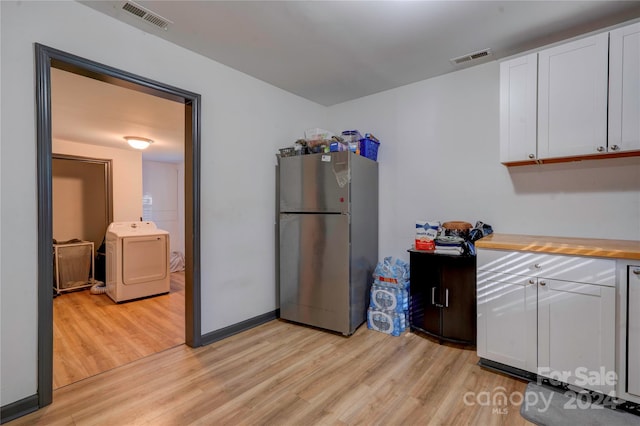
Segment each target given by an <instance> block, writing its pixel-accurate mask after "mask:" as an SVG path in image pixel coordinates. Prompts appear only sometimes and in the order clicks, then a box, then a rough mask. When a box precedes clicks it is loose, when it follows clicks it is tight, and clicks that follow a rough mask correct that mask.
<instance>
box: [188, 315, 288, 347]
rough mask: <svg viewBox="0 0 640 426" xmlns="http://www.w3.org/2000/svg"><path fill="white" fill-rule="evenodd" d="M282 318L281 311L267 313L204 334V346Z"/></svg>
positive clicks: (202, 340) (202, 341)
mask: <svg viewBox="0 0 640 426" xmlns="http://www.w3.org/2000/svg"><path fill="white" fill-rule="evenodd" d="M279 317H280V309H276V310H275V311H271V312H267V313H266V314H262V315H258V316H257V317H253V318H249V319H248V320H245V321H242V322H239V323H237V324H233V325H230V326H228V327H225V328H221V329H220V330H216V331H212V332H211V333H207V334H204V335H203V336H202V338H201V341H200V342H201V343H202V345H210V344H211V343H214V342H217V341H219V340H222V339H225V338H227V337H231V336H233V335H234V334H238V333H241V332H243V331H246V330H249V329H251V328H253V327H257V326H259V325H261V324H264V323H265V322H269V321H272V320H274V319H277V318H279Z"/></svg>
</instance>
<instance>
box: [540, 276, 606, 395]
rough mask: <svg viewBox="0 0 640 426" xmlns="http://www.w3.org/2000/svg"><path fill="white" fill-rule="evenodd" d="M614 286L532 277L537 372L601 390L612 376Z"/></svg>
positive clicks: (582, 386)
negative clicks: (534, 280)
mask: <svg viewBox="0 0 640 426" xmlns="http://www.w3.org/2000/svg"><path fill="white" fill-rule="evenodd" d="M615 306H616V301H615V288H614V287H606V286H599V285H593V284H583V283H577V282H571V281H559V280H549V279H543V278H539V279H538V364H539V371H538V374H539V375H541V376H544V377H548V378H551V379H554V380H558V381H561V382H565V383H569V384H573V385H576V386H579V387H581V388H585V389H590V390H594V391H598V392H602V393H604V394H613V392H614V390H615V386H616V382H617V380H616V376H615Z"/></svg>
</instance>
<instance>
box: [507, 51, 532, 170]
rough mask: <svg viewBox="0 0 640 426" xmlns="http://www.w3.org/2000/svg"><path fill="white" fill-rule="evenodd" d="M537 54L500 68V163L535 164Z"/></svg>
mask: <svg viewBox="0 0 640 426" xmlns="http://www.w3.org/2000/svg"><path fill="white" fill-rule="evenodd" d="M537 73H538V55H537V54H536V53H533V54H530V55H527V56H522V57H519V58H515V59H512V60H509V61H505V62H502V63H501V64H500V161H501V162H502V163H515V162H523V161H524V162H526V161H528V162H533V161H535V159H536V158H537V150H536V123H537V120H536V114H537V111H536V96H537Z"/></svg>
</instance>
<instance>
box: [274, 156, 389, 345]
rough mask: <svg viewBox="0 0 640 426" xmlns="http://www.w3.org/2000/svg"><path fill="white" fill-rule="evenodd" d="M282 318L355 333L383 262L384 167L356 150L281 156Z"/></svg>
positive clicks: (279, 273)
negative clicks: (380, 169) (380, 179)
mask: <svg viewBox="0 0 640 426" xmlns="http://www.w3.org/2000/svg"><path fill="white" fill-rule="evenodd" d="M276 171H277V172H276V176H277V185H276V186H277V191H276V193H277V201H278V202H277V203H276V208H277V215H278V223H277V224H276V228H277V230H276V232H277V236H278V245H277V255H276V267H277V268H276V275H277V277H278V281H279V299H280V317H281V318H283V319H286V320H289V321H294V322H298V323H302V324H307V325H311V326H315V327H320V328H323V329H327V330H332V331H336V332H339V333H342V334H344V335H351V334H353V332H354V331H355V330H356V329H357V328H358V326H360V325H361V324H362V323H363V322H364V321H365V320H366V315H367V306H368V303H369V291H370V288H371V283H372V281H373V277H372V274H373V271H374V269H375V266H376V263H377V261H378V163H377V162H375V161H372V160H370V159H368V158H365V157H362V156H359V155H356V154H354V153H352V152H350V151H340V152H331V153H327V154H309V155H300V156H293V157H278V165H277V167H276Z"/></svg>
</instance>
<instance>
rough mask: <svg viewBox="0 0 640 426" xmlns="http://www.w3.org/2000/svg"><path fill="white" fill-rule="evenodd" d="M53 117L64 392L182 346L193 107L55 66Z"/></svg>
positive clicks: (59, 377) (57, 381) (58, 355)
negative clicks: (187, 137)
mask: <svg viewBox="0 0 640 426" xmlns="http://www.w3.org/2000/svg"><path fill="white" fill-rule="evenodd" d="M52 117H53V122H52V123H53V125H52V136H53V137H52V213H51V220H52V224H53V239H54V241H53V243H54V244H53V250H54V283H53V292H54V306H53V310H54V336H53V337H54V368H53V375H54V388H59V387H62V386H65V385H67V384H70V383H73V382H76V381H79V380H82V379H84V378H86V377H90V376H93V375H95V374H98V373H100V372H102V371H106V370H108V369H111V368H114V367H116V366H119V365H123V364H126V363H128V362H131V361H133V360H135V359H138V358H141V357H143V356H147V355H150V354H152V353H157V352H159V351H161V350H164V349H168V348H170V347H173V346H176V345H179V344H182V343H184V341H185V336H184V309H185V302H184V293H185V291H184V289H185V278H184V253H185V242H184V241H185V238H184V229H185V218H184V142H183V140H184V121H183V120H184V106H183V105H181V104H178V103H177V102H172V101H169V100H166V99H161V98H157V97H154V96H152V95H149V94H144V93H140V92H136V91H134V90H132V89H128V88H123V87H119V86H117V85H114V84H110V83H106V82H101V81H98V80H95V79H91V78H88V77H84V76H80V75H77V74H72V73H70V72H66V71H62V70H57V69H56V70H53V72H52ZM155 120H159V121H161V122H163V123H164V127H163V130H161V131H158V130H156V133H151V131H150V130H149V129H150V128H151V127H157V126H156V125H153V123H156V121H155ZM160 127H162V126H160ZM129 135H142V139H146V140H147V141H148V142H149V144H147V148H146V149H140V147H138V148H134V147H133V145H132V144H129V143H128V141H127V140H126V139H125V137H127V136H129ZM152 138H153V139H152ZM101 330H109V331H110V332H109V333H104V332H102V331H101Z"/></svg>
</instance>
